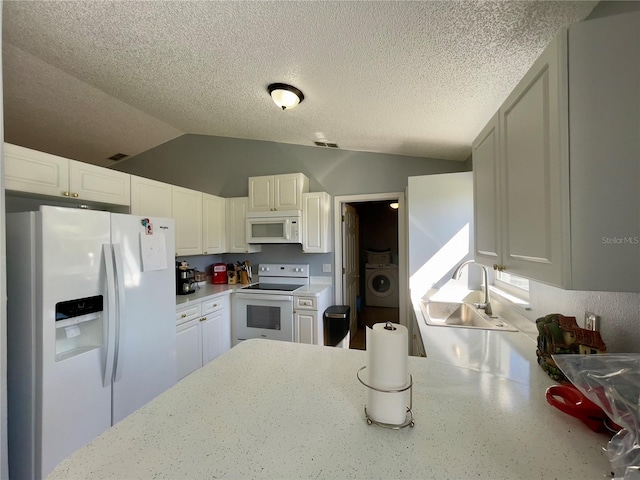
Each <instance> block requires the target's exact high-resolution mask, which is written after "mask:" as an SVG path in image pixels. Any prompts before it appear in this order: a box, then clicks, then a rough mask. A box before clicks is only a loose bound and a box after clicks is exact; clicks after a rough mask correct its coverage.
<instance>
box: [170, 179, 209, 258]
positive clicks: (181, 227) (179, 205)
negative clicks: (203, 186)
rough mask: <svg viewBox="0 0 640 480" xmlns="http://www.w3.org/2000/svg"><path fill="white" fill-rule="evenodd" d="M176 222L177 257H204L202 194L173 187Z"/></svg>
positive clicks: (173, 206)
mask: <svg viewBox="0 0 640 480" xmlns="http://www.w3.org/2000/svg"><path fill="white" fill-rule="evenodd" d="M171 199H172V211H173V215H172V216H173V219H174V220H175V222H176V256H182V255H202V193H201V192H197V191H195V190H189V189H188V188H182V187H176V186H175V185H173V186H172V187H171Z"/></svg>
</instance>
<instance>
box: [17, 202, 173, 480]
mask: <svg viewBox="0 0 640 480" xmlns="http://www.w3.org/2000/svg"><path fill="white" fill-rule="evenodd" d="M6 225H7V271H8V272H10V273H9V275H8V276H7V293H8V301H7V306H8V312H7V313H8V321H7V331H8V339H9V341H8V346H7V347H8V348H7V365H8V367H7V382H8V389H7V390H8V409H9V410H8V411H9V418H8V424H9V425H8V427H9V428H8V430H9V472H10V476H11V477H12V478H43V477H45V476H47V474H49V473H50V472H51V471H52V470H53V469H54V468H55V467H56V465H58V463H60V462H61V461H62V460H63V459H64V458H66V457H67V456H69V455H70V454H71V453H73V452H74V451H75V450H77V449H78V448H80V447H82V446H83V445H85V444H86V443H88V442H89V441H90V440H91V439H93V438H94V437H96V436H97V435H99V434H100V433H102V432H103V431H105V430H107V429H108V428H109V427H110V426H111V425H113V424H115V423H117V422H118V421H120V420H122V419H123V418H124V417H126V416H127V415H129V414H130V413H132V412H133V411H135V410H136V409H138V408H139V407H141V406H142V405H144V404H145V403H147V402H148V401H150V400H151V399H153V398H154V397H156V396H157V395H159V394H160V393H162V392H163V391H165V390H166V389H167V388H169V387H171V386H172V385H174V384H175V383H176V331H175V318H174V315H175V273H174V267H173V252H174V251H175V250H174V232H175V230H174V222H173V220H171V219H164V218H144V217H138V216H133V215H122V214H112V213H109V212H101V211H89V210H81V209H70V208H60V207H49V206H42V207H40V210H39V211H38V212H26V213H16V214H10V215H7V221H6Z"/></svg>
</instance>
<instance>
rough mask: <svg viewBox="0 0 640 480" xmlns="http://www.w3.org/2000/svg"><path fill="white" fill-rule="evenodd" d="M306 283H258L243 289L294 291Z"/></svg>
mask: <svg viewBox="0 0 640 480" xmlns="http://www.w3.org/2000/svg"><path fill="white" fill-rule="evenodd" d="M303 286H304V285H287V284H282V283H256V284H255V285H249V286H248V287H245V288H243V290H263V291H264V290H276V291H280V292H293V291H294V290H297V289H299V288H300V287H303Z"/></svg>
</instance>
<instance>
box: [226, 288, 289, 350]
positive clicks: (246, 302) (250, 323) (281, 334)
mask: <svg viewBox="0 0 640 480" xmlns="http://www.w3.org/2000/svg"><path fill="white" fill-rule="evenodd" d="M235 317H236V329H235V333H236V338H237V339H238V340H246V339H248V338H268V339H271V340H284V341H287V342H293V296H290V295H278V294H275V295H273V294H271V295H270V294H268V293H241V292H236V315H235Z"/></svg>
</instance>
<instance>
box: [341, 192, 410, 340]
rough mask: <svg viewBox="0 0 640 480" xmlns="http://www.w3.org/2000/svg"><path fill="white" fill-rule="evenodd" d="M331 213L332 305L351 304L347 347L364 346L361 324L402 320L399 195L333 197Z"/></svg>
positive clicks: (403, 253)
mask: <svg viewBox="0 0 640 480" xmlns="http://www.w3.org/2000/svg"><path fill="white" fill-rule="evenodd" d="M392 203H393V204H397V207H398V208H392V207H391V206H390V204H392ZM335 212H337V215H336V222H335V229H334V232H335V236H336V238H335V246H336V249H335V265H336V269H335V272H336V273H335V277H336V278H335V282H336V283H335V284H336V292H335V293H336V304H344V305H349V306H350V307H351V322H350V336H351V343H350V346H351V348H357V349H364V348H365V327H366V326H372V325H373V324H375V323H379V322H386V321H392V322H394V323H401V324H403V325H405V326H406V324H407V322H406V311H407V310H406V309H407V308H408V306H407V299H408V298H409V295H408V290H407V289H408V282H407V281H406V279H407V263H406V262H407V240H406V227H405V226H406V209H405V195H404V193H386V194H369V195H367V194H365V195H350V196H342V197H336V198H335Z"/></svg>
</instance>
